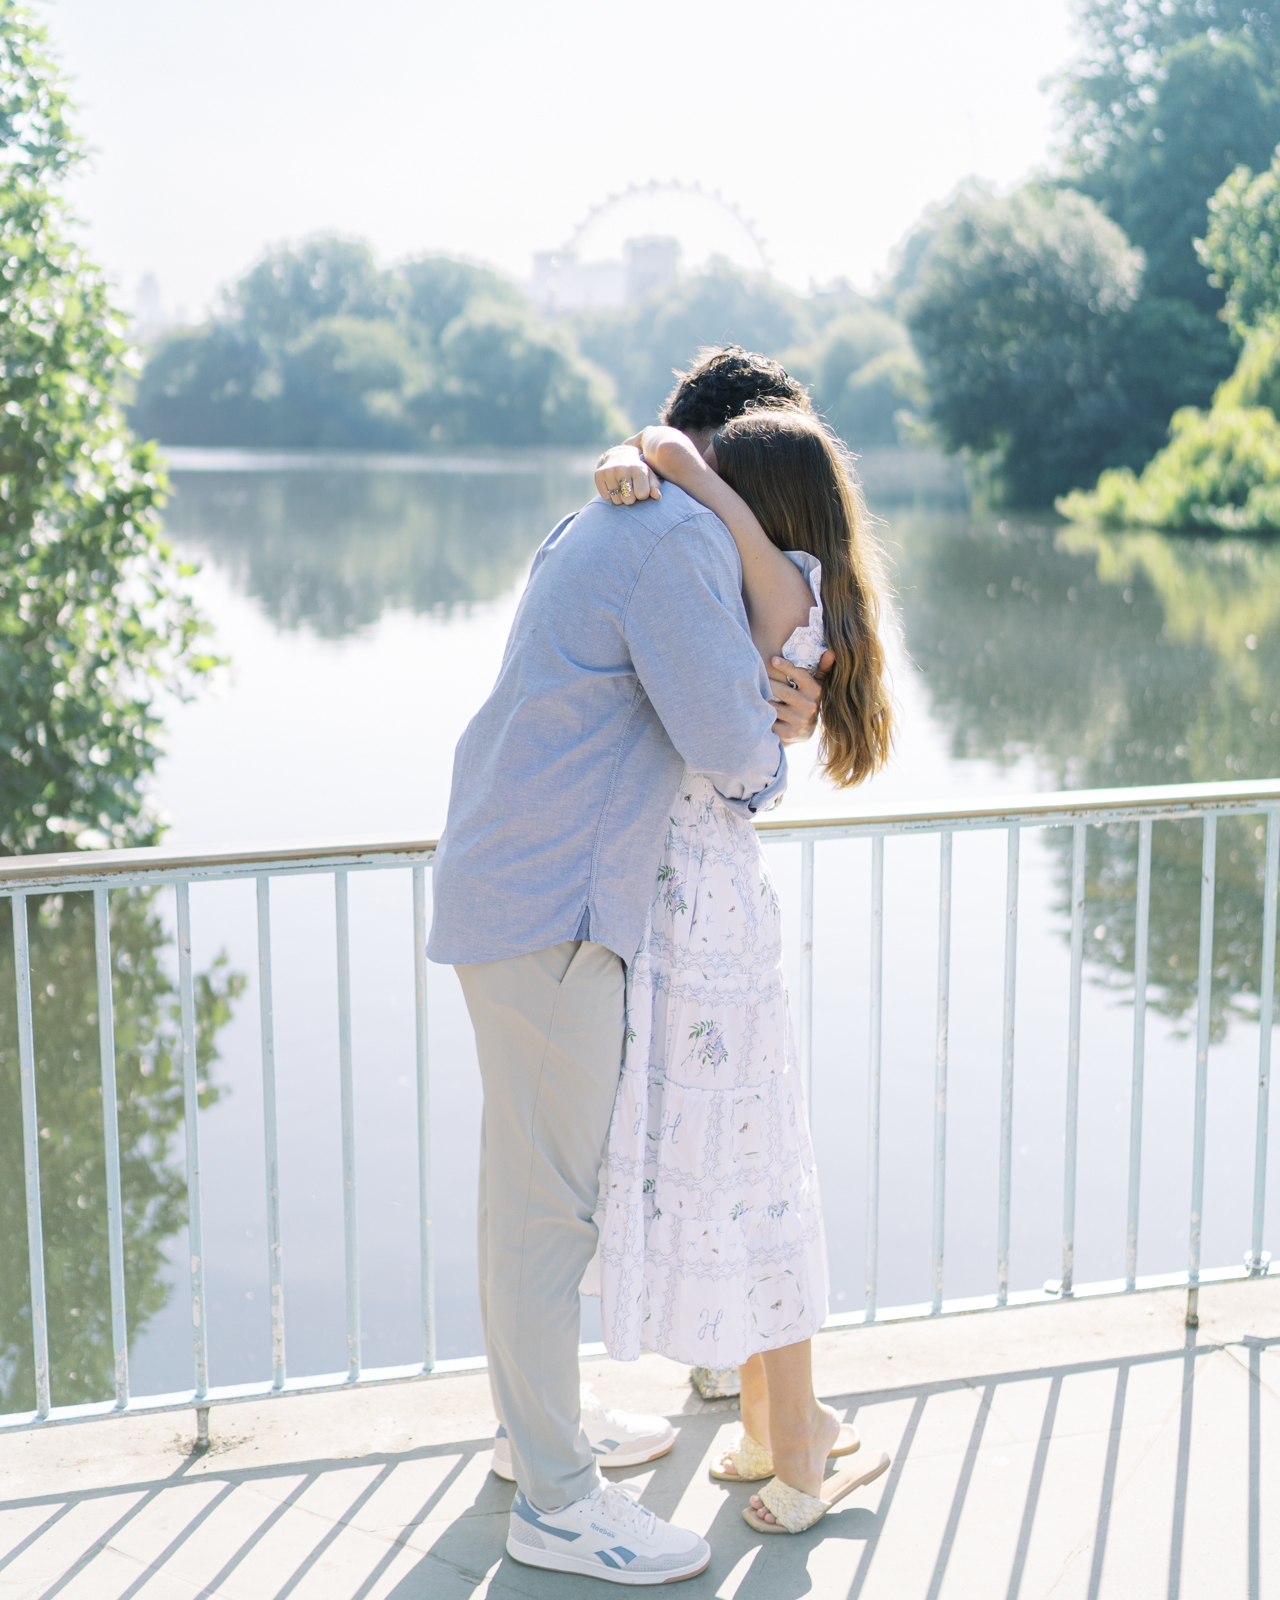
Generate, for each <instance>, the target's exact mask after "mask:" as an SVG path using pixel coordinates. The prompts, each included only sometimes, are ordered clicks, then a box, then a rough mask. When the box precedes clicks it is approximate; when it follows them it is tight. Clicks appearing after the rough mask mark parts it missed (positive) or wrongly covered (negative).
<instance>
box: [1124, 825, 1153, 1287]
mask: <svg viewBox="0 0 1280 1600" xmlns="http://www.w3.org/2000/svg"><path fill="white" fill-rule="evenodd" d="M1150 935H1151V823H1150V822H1140V823H1139V824H1138V890H1137V915H1136V918H1135V926H1134V936H1133V1087H1132V1089H1131V1091H1130V1094H1129V1219H1128V1225H1127V1227H1126V1229H1125V1245H1124V1286H1125V1288H1126V1289H1133V1288H1136V1286H1137V1282H1138V1200H1139V1194H1140V1192H1141V1187H1142V1079H1143V1072H1144V1069H1145V1064H1146V1051H1147V956H1148V953H1149V948H1150V943H1151V937H1150Z"/></svg>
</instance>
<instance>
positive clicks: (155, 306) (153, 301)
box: [133, 272, 187, 344]
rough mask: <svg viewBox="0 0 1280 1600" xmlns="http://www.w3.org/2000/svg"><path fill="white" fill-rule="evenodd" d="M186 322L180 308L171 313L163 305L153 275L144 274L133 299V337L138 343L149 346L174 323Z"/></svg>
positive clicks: (162, 298)
mask: <svg viewBox="0 0 1280 1600" xmlns="http://www.w3.org/2000/svg"><path fill="white" fill-rule="evenodd" d="M186 320H187V319H186V313H185V311H184V309H183V307H182V306H179V307H178V308H177V310H176V311H171V310H170V309H169V307H168V306H166V305H165V303H164V296H163V295H162V294H161V292H160V285H159V283H158V282H157V280H156V275H155V273H154V272H144V273H143V275H142V277H141V278H139V280H138V287H137V289H136V290H135V292H134V297H133V336H134V338H135V339H136V340H137V341H138V343H139V344H149V343H150V342H151V341H152V340H153V339H158V338H159V337H160V335H161V334H162V333H164V332H165V330H166V329H168V328H172V327H173V326H174V324H175V323H178V322H185V321H186Z"/></svg>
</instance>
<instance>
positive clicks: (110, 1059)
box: [93, 889, 129, 1410]
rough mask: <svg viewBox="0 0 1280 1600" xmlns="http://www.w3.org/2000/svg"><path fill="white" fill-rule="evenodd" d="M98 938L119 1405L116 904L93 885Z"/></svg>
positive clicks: (125, 1393)
mask: <svg viewBox="0 0 1280 1600" xmlns="http://www.w3.org/2000/svg"><path fill="white" fill-rule="evenodd" d="M93 943H94V954H95V956H96V958H97V966H98V1057H99V1061H100V1063H101V1067H102V1147H103V1154H104V1155H105V1157H106V1174H105V1176H106V1180H107V1262H108V1271H109V1277H110V1282H111V1346H112V1354H113V1355H114V1357H115V1382H116V1405H117V1407H119V1408H120V1409H122V1410H123V1408H124V1407H125V1406H127V1405H128V1404H129V1328H128V1322H127V1319H126V1315H125V1295H124V1221H123V1214H122V1210H121V1201H120V1120H119V1113H118V1111H117V1108H116V1029H115V1005H114V1001H113V998H112V993H111V907H110V902H109V900H108V898H107V891H106V889H95V890H94V891H93Z"/></svg>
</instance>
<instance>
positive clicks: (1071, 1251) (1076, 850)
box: [1059, 822, 1085, 1297]
mask: <svg viewBox="0 0 1280 1600" xmlns="http://www.w3.org/2000/svg"><path fill="white" fill-rule="evenodd" d="M1084 868H1085V824H1084V823H1083V822H1077V823H1074V824H1073V825H1072V829H1071V1011H1070V1019H1069V1021H1068V1025H1067V1125H1066V1139H1065V1148H1064V1159H1063V1182H1062V1282H1061V1284H1060V1286H1059V1293H1060V1294H1062V1295H1063V1296H1064V1297H1065V1296H1068V1295H1070V1294H1071V1291H1072V1284H1073V1281H1074V1273H1075V1254H1076V1143H1077V1135H1078V1131H1079V1125H1080V985H1081V981H1082V977H1083V973H1084Z"/></svg>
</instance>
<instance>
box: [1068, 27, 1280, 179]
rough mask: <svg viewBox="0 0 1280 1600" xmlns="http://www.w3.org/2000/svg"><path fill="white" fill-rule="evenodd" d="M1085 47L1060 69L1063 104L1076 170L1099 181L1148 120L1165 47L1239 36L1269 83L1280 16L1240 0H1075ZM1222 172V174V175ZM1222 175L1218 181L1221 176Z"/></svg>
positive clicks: (1275, 70)
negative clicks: (1067, 67) (1067, 68)
mask: <svg viewBox="0 0 1280 1600" xmlns="http://www.w3.org/2000/svg"><path fill="white" fill-rule="evenodd" d="M1076 15H1077V23H1078V27H1079V29H1080V33H1081V35H1082V43H1083V48H1082V50H1081V53H1080V57H1079V59H1078V61H1077V62H1076V64H1075V66H1074V67H1073V68H1072V69H1071V71H1070V72H1069V73H1068V74H1067V75H1066V77H1065V80H1064V84H1063V88H1064V109H1065V111H1066V114H1067V119H1068V128H1069V132H1070V139H1071V143H1070V155H1071V159H1072V162H1073V167H1074V170H1075V173H1076V175H1077V176H1079V177H1080V178H1081V179H1084V180H1093V179H1095V178H1096V179H1097V180H1098V181H1100V182H1101V181H1105V180H1106V174H1107V173H1108V172H1110V171H1112V170H1114V169H1115V168H1116V167H1117V165H1118V164H1121V163H1122V162H1123V159H1124V154H1125V152H1126V149H1127V147H1129V146H1130V145H1132V143H1133V142H1134V138H1135V130H1136V129H1137V128H1140V127H1147V128H1148V129H1150V128H1152V127H1159V126H1160V124H1159V123H1155V124H1152V123H1150V122H1149V121H1148V115H1149V111H1150V107H1151V105H1152V104H1153V102H1154V100H1155V98H1156V96H1157V95H1158V93H1159V90H1160V87H1161V83H1162V79H1163V76H1164V71H1165V65H1166V62H1167V58H1168V56H1169V54H1170V53H1171V52H1172V51H1173V50H1175V49H1176V48H1177V47H1178V46H1179V45H1182V44H1184V43H1186V42H1187V41H1188V40H1193V39H1196V38H1200V37H1208V38H1209V39H1211V40H1221V39H1224V38H1238V39H1241V40H1244V41H1246V42H1247V43H1248V44H1249V45H1250V46H1251V47H1252V49H1253V51H1254V55H1255V59H1256V62H1257V68H1258V71H1259V73H1260V74H1261V76H1262V77H1263V78H1264V80H1265V81H1267V82H1268V83H1272V84H1274V83H1275V82H1276V81H1277V79H1278V78H1280V17H1277V14H1276V13H1275V12H1274V11H1273V10H1272V8H1271V7H1270V6H1258V5H1250V4H1241V3H1240V0H1080V3H1079V5H1078V6H1077V12H1076ZM1224 176H1225V174H1224ZM1219 181H1221V180H1219Z"/></svg>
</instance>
